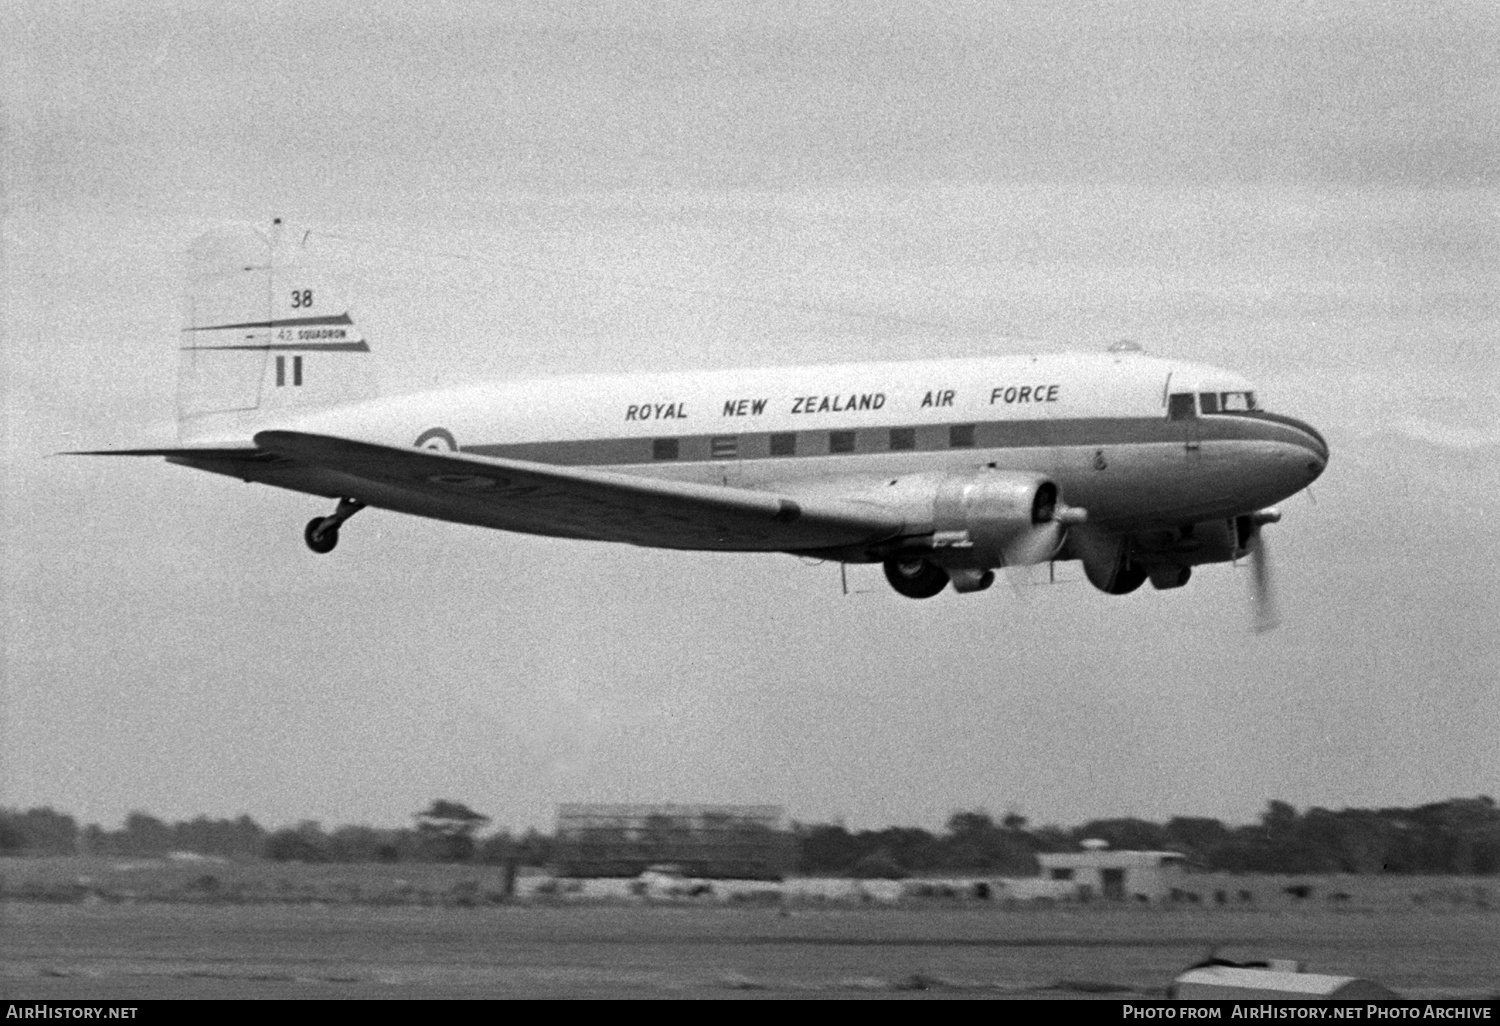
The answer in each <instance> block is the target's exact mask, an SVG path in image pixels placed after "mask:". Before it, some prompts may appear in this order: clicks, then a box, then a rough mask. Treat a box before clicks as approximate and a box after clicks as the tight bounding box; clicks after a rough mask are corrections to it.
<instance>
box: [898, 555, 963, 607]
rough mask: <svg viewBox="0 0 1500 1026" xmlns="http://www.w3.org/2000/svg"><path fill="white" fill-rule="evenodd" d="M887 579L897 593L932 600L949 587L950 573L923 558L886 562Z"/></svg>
mask: <svg viewBox="0 0 1500 1026" xmlns="http://www.w3.org/2000/svg"><path fill="white" fill-rule="evenodd" d="M885 579H886V580H888V581H890V582H891V587H892V588H895V589H896V591H898V592H899V593H901V594H902V595H905V596H906V597H907V598H914V599H923V598H932V596H934V595H936V594H937V593H938V592H940V591H942V590H943V589H944V588H946V587H948V571H946V570H944V569H943V568H942V567H940V566H936V565H934V564H932V563H929V562H928V561H927V560H925V559H922V558H921V557H917V558H914V559H913V558H908V559H900V558H897V559H888V560H886V561H885Z"/></svg>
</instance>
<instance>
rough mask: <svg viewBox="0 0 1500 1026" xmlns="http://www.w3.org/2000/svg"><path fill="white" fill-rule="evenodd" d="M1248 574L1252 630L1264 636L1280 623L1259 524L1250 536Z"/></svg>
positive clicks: (1268, 561)
mask: <svg viewBox="0 0 1500 1026" xmlns="http://www.w3.org/2000/svg"><path fill="white" fill-rule="evenodd" d="M1250 573H1251V587H1252V589H1253V591H1252V593H1251V594H1252V598H1253V609H1254V612H1253V614H1252V615H1253V620H1252V629H1253V630H1254V631H1255V633H1256V634H1264V633H1265V632H1266V631H1269V630H1272V629H1274V628H1275V627H1277V626H1278V625H1279V624H1280V623H1281V613H1280V611H1279V610H1278V609H1277V606H1276V590H1275V588H1274V587H1273V586H1272V581H1271V555H1270V552H1269V551H1268V550H1267V549H1266V537H1265V535H1264V534H1263V533H1262V532H1261V529H1260V525H1259V524H1256V525H1255V527H1254V529H1253V530H1252V531H1251V534H1250Z"/></svg>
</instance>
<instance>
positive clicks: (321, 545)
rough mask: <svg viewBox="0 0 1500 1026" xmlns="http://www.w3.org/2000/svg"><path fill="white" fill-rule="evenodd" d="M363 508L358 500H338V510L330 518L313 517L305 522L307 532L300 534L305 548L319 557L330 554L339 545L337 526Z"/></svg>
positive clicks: (362, 504)
mask: <svg viewBox="0 0 1500 1026" xmlns="http://www.w3.org/2000/svg"><path fill="white" fill-rule="evenodd" d="M364 508H365V504H364V503H362V502H360V501H359V500H358V499H340V500H339V508H338V509H336V510H334V511H333V515H332V516H327V517H313V518H312V519H311V520H309V521H308V522H307V530H305V531H303V532H302V537H303V538H304V539H306V541H307V547H308V548H310V549H312V550H313V551H314V552H316V553H318V554H319V555H322V554H323V553H325V552H332V551H333V548H334V546H335V545H337V544H338V543H339V525H340V524H342V523H343V522H344V521H345V520H348V519H349V518H350V517H352V516H354V514H356V513H358V512H359V511H360V510H362V509H364Z"/></svg>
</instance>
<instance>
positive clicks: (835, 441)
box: [828, 431, 854, 452]
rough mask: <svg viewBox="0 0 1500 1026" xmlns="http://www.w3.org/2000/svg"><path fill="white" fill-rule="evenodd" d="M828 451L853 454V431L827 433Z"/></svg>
mask: <svg viewBox="0 0 1500 1026" xmlns="http://www.w3.org/2000/svg"><path fill="white" fill-rule="evenodd" d="M828 451H829V452H853V451H854V432H853V431H830V432H828Z"/></svg>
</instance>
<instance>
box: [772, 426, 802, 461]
mask: <svg viewBox="0 0 1500 1026" xmlns="http://www.w3.org/2000/svg"><path fill="white" fill-rule="evenodd" d="M771 455H772V456H795V455H797V434H796V432H794V431H787V432H783V433H778V434H774V435H772V436H771Z"/></svg>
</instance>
